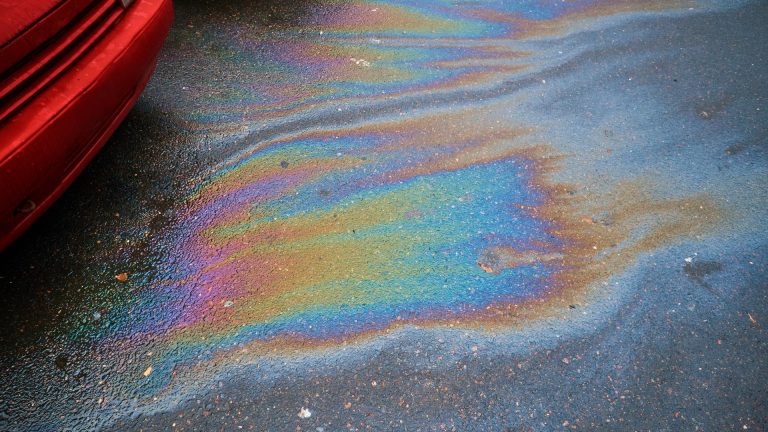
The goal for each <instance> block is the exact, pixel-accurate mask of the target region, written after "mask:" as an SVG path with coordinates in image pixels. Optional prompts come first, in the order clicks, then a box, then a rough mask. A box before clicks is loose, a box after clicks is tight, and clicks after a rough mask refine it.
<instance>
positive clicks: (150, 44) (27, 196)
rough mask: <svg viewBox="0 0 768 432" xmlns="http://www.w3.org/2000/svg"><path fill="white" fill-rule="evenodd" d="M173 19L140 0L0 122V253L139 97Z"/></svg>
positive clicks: (166, 1)
mask: <svg viewBox="0 0 768 432" xmlns="http://www.w3.org/2000/svg"><path fill="white" fill-rule="evenodd" d="M172 19H173V7H172V4H171V0H136V1H135V2H134V4H133V5H132V6H131V7H129V8H128V9H127V10H126V11H125V13H124V15H123V16H122V17H121V18H120V20H119V21H117V22H116V23H115V24H114V26H113V27H111V28H110V29H109V31H108V32H106V34H104V35H103V36H102V37H101V38H100V39H99V41H98V42H97V43H96V44H95V45H94V46H93V47H91V48H90V49H89V50H88V52H87V53H86V54H85V55H84V56H82V57H80V58H78V60H77V62H76V63H75V64H74V65H72V66H71V67H70V68H69V69H68V70H67V71H66V72H65V73H64V74H62V75H61V76H59V77H58V78H56V80H55V81H54V82H53V83H52V84H51V85H49V86H47V87H46V88H45V89H44V90H43V91H41V92H39V93H37V94H36V95H35V96H34V98H33V99H32V100H30V101H29V102H28V103H25V105H23V106H22V107H21V108H20V109H18V110H16V111H15V112H14V113H13V115H12V116H11V117H9V118H7V119H5V120H4V121H3V122H2V123H0V251H2V250H3V249H4V248H5V247H6V246H8V245H9V244H10V243H11V242H12V241H13V240H14V239H15V238H16V237H18V236H19V235H21V233H23V232H24V230H26V229H27V228H28V227H29V226H30V225H31V224H32V223H33V222H34V221H35V219H37V218H38V217H39V216H40V215H41V214H42V213H43V212H44V211H45V210H46V209H47V208H48V207H50V205H51V204H52V203H53V202H54V201H55V200H56V198H58V197H59V196H60V195H61V194H62V193H63V192H64V190H66V188H67V187H68V186H69V185H70V184H71V183H72V182H73V181H74V179H75V178H76V177H77V175H78V174H79V173H80V172H81V171H82V170H83V168H85V166H86V165H87V164H88V162H89V161H90V160H91V159H92V158H93V157H94V156H95V155H96V153H98V151H99V150H100V149H101V147H102V146H103V145H104V143H105V142H106V141H107V140H108V139H109V137H110V136H111V135H112V133H113V132H114V131H115V129H116V128H117V126H118V125H119V124H120V122H121V121H122V120H123V119H124V118H125V116H126V115H127V114H128V111H129V110H130V108H131V107H132V106H133V104H134V103H135V102H136V99H137V98H138V97H139V95H140V94H141V92H142V90H143V89H144V87H145V86H146V84H147V81H148V80H149V77H150V75H151V74H152V71H153V70H154V66H155V62H156V58H157V54H158V52H159V51H160V48H161V46H162V43H163V40H164V39H165V37H166V35H167V34H168V30H169V29H170V26H171V21H172Z"/></svg>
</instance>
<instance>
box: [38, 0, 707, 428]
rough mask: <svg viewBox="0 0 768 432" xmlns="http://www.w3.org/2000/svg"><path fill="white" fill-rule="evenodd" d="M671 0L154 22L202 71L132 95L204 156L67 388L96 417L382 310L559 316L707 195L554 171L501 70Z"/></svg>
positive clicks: (337, 6) (558, 157) (325, 11)
mask: <svg viewBox="0 0 768 432" xmlns="http://www.w3.org/2000/svg"><path fill="white" fill-rule="evenodd" d="M673 3H674V4H670V3H669V2H655V1H644V2H634V1H633V2H625V1H618V2H608V1H569V2H561V1H540V2H532V1H520V2H507V1H487V2H465V3H460V4H456V2H443V1H420V2H417V1H413V2H411V1H388V2H360V1H358V2H335V1H329V2H323V3H321V4H319V5H314V6H312V7H310V9H311V13H308V14H307V15H306V16H305V17H304V18H302V19H301V20H300V22H298V23H291V24H280V25H277V26H275V27H274V28H269V27H264V26H261V25H257V24H253V23H252V22H251V21H250V20H249V14H251V15H253V14H255V13H256V12H254V11H251V10H246V11H244V12H243V15H242V16H239V17H233V18H231V20H230V19H229V18H228V17H225V16H223V17H218V16H214V17H208V19H213V20H214V21H216V20H221V21H222V25H221V26H210V27H208V29H207V30H205V31H202V32H199V33H198V29H197V27H195V26H192V25H191V24H190V25H189V26H188V27H187V28H183V27H182V28H179V29H177V30H176V34H175V35H174V36H173V38H174V39H173V41H172V44H171V46H172V47H173V48H174V49H177V50H178V52H177V51H171V52H170V53H168V54H166V56H167V57H168V58H167V59H166V60H169V61H170V60H172V61H174V62H175V63H174V64H175V65H176V66H177V67H178V68H181V69H182V70H185V71H192V72H190V74H191V75H192V76H194V73H195V72H194V71H198V72H197V73H204V72H205V71H204V72H200V71H199V70H197V69H196V67H197V66H196V65H197V64H201V63H202V62H204V61H207V62H211V61H215V62H216V64H217V66H218V70H220V74H219V75H217V76H208V77H204V78H206V79H202V80H201V81H200V82H199V84H196V87H193V88H191V89H189V92H188V93H186V94H181V95H178V94H177V89H169V90H158V92H159V93H160V95H159V96H157V95H155V97H158V98H160V99H165V100H174V101H175V100H176V98H178V99H179V100H178V101H177V102H175V103H178V105H177V108H178V111H179V113H178V115H179V117H180V118H182V119H183V120H184V127H185V128H188V129H191V130H192V131H193V133H194V134H197V135H199V137H200V142H201V143H204V145H206V146H208V147H215V148H218V149H221V150H222V154H226V155H227V157H222V159H224V160H222V161H221V162H220V164H218V165H216V166H214V167H212V169H211V170H210V172H205V173H200V174H199V175H197V176H195V177H194V178H193V179H192V180H191V181H190V183H191V186H190V188H189V191H188V193H185V194H184V196H183V199H180V202H179V204H178V206H177V209H176V213H175V214H176V219H175V220H174V223H173V224H172V226H171V229H170V230H169V231H168V232H164V233H161V234H159V235H158V237H159V239H158V241H157V244H156V245H155V247H154V249H156V250H155V252H154V255H153V256H155V257H157V258H156V259H155V261H156V262H154V263H153V269H152V270H151V271H147V272H146V273H144V274H132V275H130V279H129V281H128V282H127V284H126V286H127V287H128V288H129V289H130V290H132V291H131V294H130V295H128V296H123V297H122V299H121V300H120V301H116V302H115V303H114V304H113V305H111V307H110V310H109V311H108V314H109V317H110V320H111V321H110V322H111V324H110V325H109V326H105V327H104V328H103V329H101V330H99V331H98V334H95V335H94V337H93V340H89V341H88V343H90V344H91V345H92V346H93V351H94V352H95V353H97V355H95V356H94V360H93V361H92V364H88V365H87V366H84V367H85V368H87V369H88V371H89V373H90V374H91V375H88V376H92V377H100V378H103V379H102V381H106V382H107V383H108V384H107V385H106V386H105V387H89V388H88V389H87V390H85V391H84V392H85V393H87V394H88V395H90V396H89V397H90V398H91V399H93V400H98V403H97V404H96V408H98V409H104V410H109V411H111V413H112V414H111V416H113V417H120V416H124V415H126V414H127V413H129V412H137V413H147V412H154V411H157V410H161V409H167V408H169V407H172V406H174V404H176V403H178V402H183V401H185V400H187V399H188V398H189V397H190V395H192V394H194V393H195V392H196V391H197V389H198V387H199V386H200V385H202V384H205V383H207V382H210V381H211V380H213V379H216V377H219V376H224V375H227V374H234V373H237V372H238V370H239V369H238V368H239V367H240V366H242V365H246V364H250V365H253V364H257V365H258V364H260V363H262V359H265V360H264V361H263V363H264V364H267V361H266V359H267V358H269V359H270V360H269V361H274V359H275V358H278V359H279V358H281V356H285V357H286V358H287V357H291V358H292V359H293V360H296V359H298V360H296V361H297V362H298V361H300V360H301V359H305V358H311V357H312V356H313V355H323V353H324V352H327V350H328V349H333V348H334V347H337V346H341V345H344V346H362V345H364V344H366V343H371V341H376V340H377V338H379V337H381V336H382V335H386V334H389V335H391V334H393V333H396V332H397V331H398V330H403V329H407V330H408V331H410V332H413V331H415V332H417V333H418V332H420V331H424V332H427V331H430V330H433V329H439V330H440V331H447V332H450V331H454V330H456V329H461V330H472V331H477V332H479V334H481V335H489V336H490V337H492V336H493V335H494V334H515V333H520V334H522V333H525V332H526V331H528V330H529V329H530V328H533V326H534V325H535V324H537V323H540V322H541V321H542V320H555V322H556V324H553V325H552V326H550V330H551V329H553V328H554V329H555V330H551V332H555V331H557V332H559V333H568V329H569V328H570V327H571V326H573V323H572V322H571V321H570V320H571V319H572V318H573V312H572V310H573V309H575V307H576V306H578V307H579V308H582V307H587V306H588V305H589V303H590V302H592V301H599V298H600V294H601V292H600V289H601V287H603V286H604V284H605V283H607V281H608V280H609V279H610V278H612V277H614V276H620V275H621V274H622V271H624V270H625V269H626V268H627V267H629V266H631V265H632V264H633V262H634V260H635V259H636V258H637V257H638V256H640V255H641V254H643V253H646V252H648V251H653V250H655V249H657V248H660V247H663V246H666V245H668V244H670V243H672V242H676V241H679V240H680V239H685V238H690V237H692V236H695V235H700V234H705V233H707V232H708V231H710V230H712V229H713V227H715V226H716V224H717V223H718V221H720V218H722V214H721V212H720V210H719V208H718V206H717V205H715V204H714V203H713V202H712V200H711V199H710V198H709V197H707V196H705V195H694V196H689V197H685V198H680V199H673V200H657V199H654V198H653V196H652V194H650V193H648V192H647V191H646V190H645V188H644V185H643V183H642V182H640V181H634V179H631V178H630V179H629V180H628V181H627V182H626V183H625V184H621V185H612V187H613V191H614V192H613V193H612V194H602V193H598V192H594V193H589V192H583V191H582V192H579V193H577V190H578V189H579V188H580V186H581V185H575V184H564V183H562V182H556V181H554V180H553V175H552V174H553V173H556V172H557V171H558V169H559V168H560V164H561V163H562V162H563V161H564V160H567V158H568V157H570V155H569V154H567V152H565V151H563V150H562V149H560V148H558V145H557V142H554V141H556V140H552V141H553V142H550V141H548V140H542V139H541V137H542V136H544V137H546V136H547V131H546V130H543V131H542V130H541V127H540V125H539V124H537V123H536V122H535V119H532V118H531V117H530V115H528V114H526V113H521V112H520V106H521V105H522V104H521V97H520V95H518V94H516V93H515V89H516V88H518V87H519V88H524V87H526V86H529V85H530V83H532V82H535V83H537V84H538V83H539V82H540V81H542V83H543V84H545V83H546V82H545V81H544V80H540V79H539V78H538V77H537V75H536V73H537V71H541V70H546V69H548V68H554V67H559V66H561V65H562V64H563V63H565V62H567V61H568V60H569V59H571V58H572V57H574V56H576V55H578V54H579V51H580V48H579V47H572V49H571V50H570V51H569V52H566V53H563V51H562V50H561V49H560V48H558V47H559V46H560V45H557V44H553V43H552V41H554V40H557V39H558V38H566V36H567V35H568V34H569V32H577V31H578V28H580V26H583V25H586V24H590V25H609V24H610V21H611V20H613V19H615V20H619V21H620V20H627V19H629V18H631V17H632V16H633V14H635V13H644V14H648V13H653V12H654V11H661V10H665V9H672V8H673V7H675V8H677V7H679V6H680V4H678V2H673ZM686 5H687V3H686ZM675 10H677V9H675ZM222 14H225V12H222ZM225 23H226V25H225ZM532 41H538V43H539V44H538V45H536V44H535V43H534V42H532ZM196 44H199V45H202V46H205V47H206V50H203V51H200V50H198V49H197V48H196ZM567 45H568V43H567V41H565V42H562V46H567ZM553 46H554V48H553ZM183 47H186V49H187V50H185V49H184V48H183ZM192 47H195V48H194V49H193V48H192ZM536 47H539V48H540V51H535V50H534V48H536ZM167 73H168V72H167V71H166V72H165V74H167ZM515 86H518V87H515ZM185 89H186V87H185ZM541 91H542V92H544V91H547V90H546V89H545V88H544V87H542V90H541ZM164 92H167V93H164ZM549 121H552V119H549ZM596 189H598V188H596ZM595 299H597V300H595ZM79 331H80V330H79V329H76V330H73V334H74V333H75V332H79ZM537 337H541V338H544V337H545V335H543V334H540V335H539V336H537ZM73 339H76V337H73ZM356 355H357V360H359V361H365V356H366V355H368V354H366V352H365V350H361V352H360V353H358V354H356ZM287 369H290V366H285V367H284V369H281V370H287ZM137 382H138V385H137V384H136V383H137ZM66 397H67V396H62V400H61V401H60V402H62V401H64V400H65V399H66ZM62 403H64V402H62ZM54 411H55V410H54ZM52 418H53V417H52ZM108 421H109V420H106V422H108Z"/></svg>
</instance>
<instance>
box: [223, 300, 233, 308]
mask: <svg viewBox="0 0 768 432" xmlns="http://www.w3.org/2000/svg"><path fill="white" fill-rule="evenodd" d="M234 305H235V302H233V301H232V300H227V301H225V302H224V307H225V308H231V307H232V306H234Z"/></svg>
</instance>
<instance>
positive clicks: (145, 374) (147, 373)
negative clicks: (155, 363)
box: [142, 366, 152, 377]
mask: <svg viewBox="0 0 768 432" xmlns="http://www.w3.org/2000/svg"><path fill="white" fill-rule="evenodd" d="M151 373H152V366H150V367H148V368H147V370H145V371H144V373H143V374H142V375H144V376H145V377H148V376H149V374H151Z"/></svg>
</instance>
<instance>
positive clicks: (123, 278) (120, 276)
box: [115, 272, 128, 282]
mask: <svg viewBox="0 0 768 432" xmlns="http://www.w3.org/2000/svg"><path fill="white" fill-rule="evenodd" d="M115 279H117V281H118V282H125V281H127V280H128V273H125V272H123V273H120V274H116V275H115Z"/></svg>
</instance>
